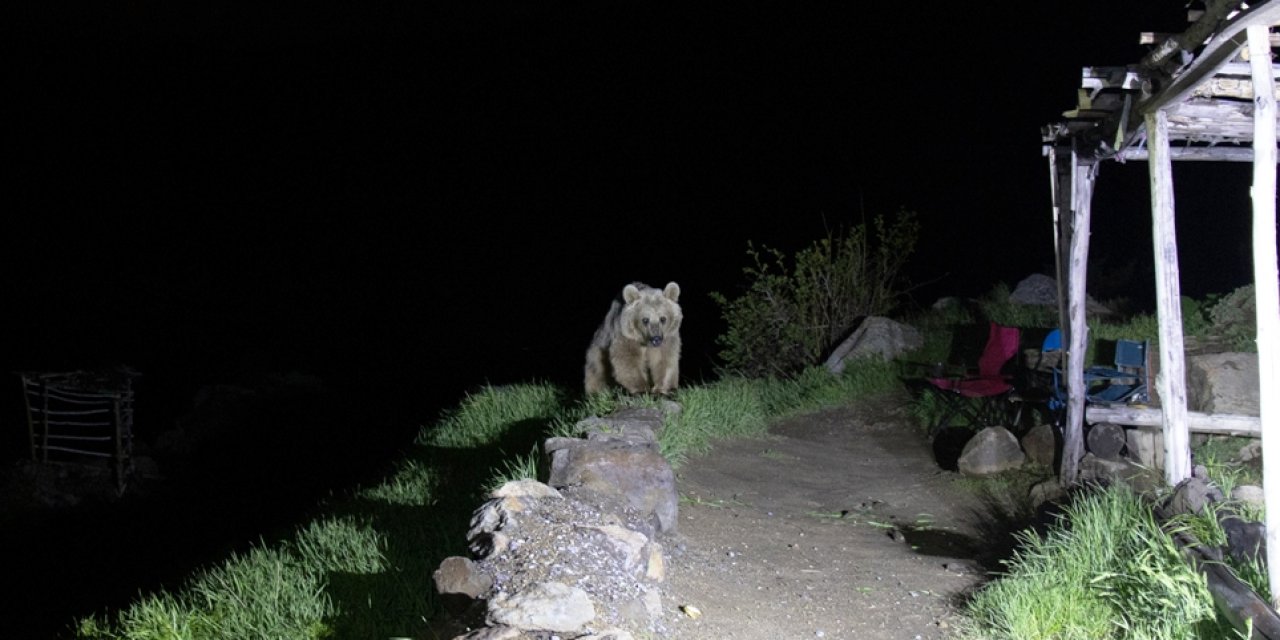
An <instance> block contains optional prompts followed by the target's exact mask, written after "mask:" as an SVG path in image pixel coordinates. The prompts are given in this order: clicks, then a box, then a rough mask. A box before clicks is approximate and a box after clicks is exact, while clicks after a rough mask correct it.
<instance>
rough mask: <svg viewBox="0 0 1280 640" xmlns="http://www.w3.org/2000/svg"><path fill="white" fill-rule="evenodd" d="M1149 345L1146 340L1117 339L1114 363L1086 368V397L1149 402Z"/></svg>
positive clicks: (1102, 400) (1110, 401)
mask: <svg viewBox="0 0 1280 640" xmlns="http://www.w3.org/2000/svg"><path fill="white" fill-rule="evenodd" d="M1149 347H1150V343H1149V342H1147V341H1137V340H1116V357H1115V366H1114V367H1100V366H1094V367H1089V368H1088V369H1085V372H1084V383H1085V387H1086V388H1087V389H1088V392H1087V395H1086V396H1085V398H1086V399H1087V400H1088V401H1089V402H1094V403H1102V404H1118V403H1140V402H1146V401H1147V398H1148V393H1147V389H1148V387H1149V385H1150V379H1149V377H1150V373H1149V372H1148V370H1147V349H1148V348H1149Z"/></svg>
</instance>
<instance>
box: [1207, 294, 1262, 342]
mask: <svg viewBox="0 0 1280 640" xmlns="http://www.w3.org/2000/svg"><path fill="white" fill-rule="evenodd" d="M1209 319H1210V321H1211V323H1212V331H1213V333H1215V334H1217V335H1219V336H1221V337H1223V338H1225V339H1226V341H1227V344H1228V345H1229V346H1230V347H1231V348H1232V349H1233V350H1235V351H1257V350H1258V343H1257V342H1256V340H1257V335H1258V301H1257V299H1256V298H1255V296H1254V289H1253V285H1251V284H1250V285H1246V286H1243V287H1240V288H1239V289H1236V290H1235V291H1232V292H1231V293H1228V294H1227V295H1225V296H1223V297H1222V299H1221V300H1219V301H1218V302H1217V304H1214V305H1213V308H1211V309H1210V310H1209Z"/></svg>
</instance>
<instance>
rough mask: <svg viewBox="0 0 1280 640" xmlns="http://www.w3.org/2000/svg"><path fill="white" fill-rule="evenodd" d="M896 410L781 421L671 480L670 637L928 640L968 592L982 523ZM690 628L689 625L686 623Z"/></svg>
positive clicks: (967, 492)
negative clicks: (675, 501)
mask: <svg viewBox="0 0 1280 640" xmlns="http://www.w3.org/2000/svg"><path fill="white" fill-rule="evenodd" d="M904 406H905V400H903V399H902V398H898V397H894V398H880V399H877V400H876V401H874V402H869V403H864V405H863V406H860V407H857V408H844V409H837V410H832V411H827V412H823V413H819V414H815V415H810V416H804V417H800V418H794V419H790V420H787V421H785V422H783V423H781V424H779V425H777V426H776V427H775V428H774V429H772V431H771V434H770V435H769V436H767V437H764V438H758V439H750V440H738V441H733V442H725V443H720V444H718V445H717V446H716V448H715V450H714V451H713V452H712V453H711V454H710V455H707V456H703V457H699V458H694V459H690V460H689V461H688V462H686V463H685V464H684V465H683V466H682V467H681V469H680V471H679V473H678V483H679V490H680V495H681V505H680V534H681V536H682V538H683V543H684V547H683V549H678V550H675V551H674V552H673V553H672V560H671V566H670V567H669V569H668V579H667V580H668V585H667V588H666V589H665V591H666V593H667V597H668V598H669V599H671V600H674V601H668V602H667V603H666V604H667V605H669V608H675V607H679V606H693V607H696V608H697V609H698V610H699V611H700V612H701V615H700V616H697V617H696V618H695V617H690V616H688V615H677V616H675V617H676V618H678V620H677V621H676V622H675V624H674V629H673V631H674V632H675V636H674V637H679V638H694V639H702V638H706V639H712V638H715V639H722V638H742V639H747V640H752V639H757V638H758V639H761V640H763V639H766V638H767V639H770V640H774V639H778V638H857V639H870V640H877V639H885V640H888V639H895V640H896V639H906V640H912V639H934V638H946V637H950V636H951V635H952V634H953V633H954V631H955V630H956V624H957V621H956V610H957V603H958V601H959V599H960V597H961V596H962V595H963V594H964V593H965V592H966V591H967V590H970V589H972V588H973V587H975V586H976V585H978V584H980V582H981V581H982V579H983V577H982V576H983V569H982V568H981V565H980V564H979V563H978V562H977V561H976V560H975V559H974V556H975V555H977V552H978V551H980V550H981V549H982V548H984V547H986V546H988V545H986V541H984V542H979V541H980V540H983V539H984V536H985V535H986V534H984V533H983V531H984V526H983V522H984V521H985V518H986V516H985V513H986V511H988V507H986V506H984V505H983V504H982V502H983V501H981V500H979V499H978V498H977V497H976V495H975V494H974V492H973V491H972V490H971V488H966V487H965V486H964V485H962V484H959V483H957V482H956V480H957V477H958V476H957V474H955V473H953V472H947V471H943V470H941V469H939V468H938V466H937V465H936V464H935V463H934V461H933V454H932V451H931V450H930V447H929V444H928V443H927V441H926V440H925V438H924V436H923V434H922V433H921V431H920V430H919V429H918V428H917V427H916V426H914V425H913V424H912V422H911V419H910V417H909V416H907V415H906V414H905V411H904V409H903V407H904ZM695 615H696V612H695Z"/></svg>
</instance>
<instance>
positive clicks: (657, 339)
mask: <svg viewBox="0 0 1280 640" xmlns="http://www.w3.org/2000/svg"><path fill="white" fill-rule="evenodd" d="M649 345H650V346H653V347H661V346H662V336H650V337H649Z"/></svg>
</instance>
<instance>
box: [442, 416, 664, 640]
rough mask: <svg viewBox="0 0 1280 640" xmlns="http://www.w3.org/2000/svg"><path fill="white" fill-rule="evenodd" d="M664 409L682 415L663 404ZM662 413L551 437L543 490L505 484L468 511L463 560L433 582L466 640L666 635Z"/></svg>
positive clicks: (601, 421) (603, 421) (590, 424)
mask: <svg viewBox="0 0 1280 640" xmlns="http://www.w3.org/2000/svg"><path fill="white" fill-rule="evenodd" d="M667 410H668V411H678V410H679V407H678V405H674V404H672V405H670V406H669V407H668V408H667ZM662 425H663V410H660V409H648V408H630V409H624V410H621V411H619V412H617V413H614V414H612V415H610V416H608V417H605V418H590V419H588V420H584V421H583V422H581V423H579V424H578V425H577V427H578V430H579V432H580V433H582V434H584V438H551V439H549V440H547V441H546V442H545V443H544V446H543V448H544V451H545V452H546V453H547V455H548V456H549V457H550V459H551V475H550V478H549V479H548V482H547V483H546V484H543V483H540V482H537V481H534V480H522V481H518V482H511V483H508V484H506V485H505V486H503V487H502V488H500V489H498V490H497V491H495V492H494V493H493V494H491V496H490V500H489V501H487V502H485V503H484V504H483V505H481V506H480V508H478V509H476V511H475V512H474V514H473V516H472V519H471V528H470V530H469V531H468V532H467V544H468V549H469V551H470V552H471V554H472V557H471V558H464V557H460V556H455V557H451V558H447V559H445V560H444V562H442V563H441V564H440V568H439V569H437V570H436V572H435V574H434V578H435V583H436V590H437V591H438V592H439V593H440V594H441V597H442V598H444V600H445V604H446V606H448V607H449V608H450V609H451V610H452V611H454V613H455V615H457V616H458V617H459V618H460V619H462V620H463V621H464V623H466V624H468V625H469V626H475V627H477V628H475V629H474V630H472V631H470V632H469V633H467V634H465V635H462V636H458V639H459V640H461V639H465V640H496V639H503V640H517V639H534V638H539V639H543V638H550V637H556V638H563V639H565V640H570V639H579V640H609V639H612V640H628V639H630V638H633V637H634V636H633V634H641V635H658V636H661V635H665V633H666V632H667V629H666V627H665V625H664V622H663V619H662V615H663V611H662V592H661V585H662V583H663V581H664V580H665V578H666V556H665V550H664V547H663V544H662V542H661V541H660V540H668V539H669V538H670V536H671V534H674V532H675V526H676V511H677V507H678V503H677V494H676V487H675V474H674V473H673V472H672V470H671V466H670V464H668V463H667V461H666V459H665V458H663V457H662V455H661V454H660V453H659V452H658V437H659V435H661V431H662Z"/></svg>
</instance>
